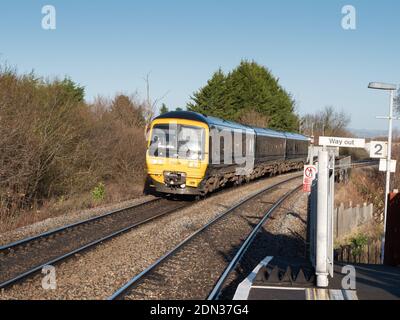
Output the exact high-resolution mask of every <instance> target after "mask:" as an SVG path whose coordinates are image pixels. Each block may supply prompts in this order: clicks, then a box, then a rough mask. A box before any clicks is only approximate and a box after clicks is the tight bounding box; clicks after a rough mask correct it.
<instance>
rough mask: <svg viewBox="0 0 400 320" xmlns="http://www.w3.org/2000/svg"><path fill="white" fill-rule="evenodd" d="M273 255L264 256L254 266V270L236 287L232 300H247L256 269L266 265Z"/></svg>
mask: <svg viewBox="0 0 400 320" xmlns="http://www.w3.org/2000/svg"><path fill="white" fill-rule="evenodd" d="M273 258H274V257H266V258H265V259H264V260H263V261H261V262H260V264H259V265H258V266H257V267H255V268H254V270H253V271H252V272H251V273H250V274H249V275H248V276H247V278H246V279H244V280H243V281H242V282H241V283H240V284H239V286H238V287H237V289H236V292H235V296H234V297H233V300H247V298H248V297H249V293H250V289H251V286H252V284H253V281H254V279H255V277H256V276H257V273H258V271H260V269H261V268H262V267H266V266H267V265H268V264H269V263H270V262H271V261H272V259H273Z"/></svg>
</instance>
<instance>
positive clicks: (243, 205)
mask: <svg viewBox="0 0 400 320" xmlns="http://www.w3.org/2000/svg"><path fill="white" fill-rule="evenodd" d="M299 182H300V180H299V179H298V176H297V177H294V178H293V177H292V178H290V179H287V180H284V181H282V182H280V183H278V184H275V185H273V186H270V187H268V188H265V189H263V190H261V191H258V192H257V193H255V194H253V195H251V196H249V197H247V198H245V199H244V200H242V201H241V202H240V203H238V204H237V205H235V206H233V207H231V208H229V209H228V210H226V211H225V212H223V213H222V214H220V215H219V216H217V217H216V218H215V219H214V220H212V221H210V222H209V223H207V224H206V225H205V226H204V227H202V228H201V229H199V230H198V231H196V232H195V233H193V234H192V235H190V236H189V237H188V238H186V239H185V240H184V241H182V242H181V243H180V244H178V246H176V247H175V248H174V249H172V250H171V251H169V252H168V253H167V254H165V255H164V256H163V257H161V258H160V259H159V260H157V261H156V262H155V263H153V264H152V265H151V266H149V267H148V268H147V269H145V270H144V271H142V272H141V273H140V274H138V275H137V276H135V277H134V278H132V279H131V280H130V281H129V282H128V283H126V284H125V285H124V286H123V287H121V288H120V289H119V290H118V291H116V292H115V293H114V294H113V295H112V296H111V297H110V299H127V300H133V299H206V298H207V297H208V295H209V294H210V293H211V291H212V289H213V287H214V286H215V284H216V283H217V281H218V279H220V276H221V274H223V272H224V270H226V267H227V265H228V264H229V263H230V262H231V261H232V259H233V258H234V257H235V256H236V254H237V253H238V252H239V251H240V250H241V247H242V246H243V245H244V244H245V239H246V238H247V237H248V235H249V234H251V232H252V231H253V230H254V228H255V226H257V225H258V224H260V223H261V224H263V223H264V221H265V220H266V219H267V218H268V217H269V215H270V214H271V213H272V212H273V211H275V210H276V209H277V208H278V207H279V206H280V205H281V204H282V203H283V201H284V200H286V198H287V197H288V196H289V195H291V194H292V193H294V191H296V190H297V189H298V187H299ZM288 191H290V192H288ZM263 219H264V220H263Z"/></svg>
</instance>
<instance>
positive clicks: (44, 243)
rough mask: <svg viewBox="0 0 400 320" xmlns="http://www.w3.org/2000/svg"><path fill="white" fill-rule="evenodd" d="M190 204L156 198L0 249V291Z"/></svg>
mask: <svg viewBox="0 0 400 320" xmlns="http://www.w3.org/2000/svg"><path fill="white" fill-rule="evenodd" d="M190 204H191V203H190V202H187V201H170V200H166V199H162V198H156V199H153V200H150V201H147V202H145V203H142V204H139V205H134V206H130V207H127V208H123V209H119V210H115V211H112V212H109V213H107V214H105V215H101V216H98V217H94V218H91V219H87V220H84V221H81V222H78V223H75V224H70V225H68V226H65V227H62V228H58V229H55V230H52V231H49V232H46V233H42V234H40V235H38V236H35V237H30V238H27V239H23V240H21V241H17V242H14V243H11V244H8V245H5V246H1V247H0V289H1V288H5V287H8V286H10V285H13V284H15V283H17V282H18V281H20V280H22V279H24V278H26V277H28V276H31V275H33V274H35V273H36V272H40V271H41V269H42V268H43V267H44V266H46V265H53V264H55V263H59V262H61V261H63V260H65V259H67V258H69V257H71V256H73V255H75V254H77V253H79V252H82V251H84V250H87V249H89V248H93V247H94V246H96V245H97V244H99V243H101V242H104V241H107V240H110V239H112V238H114V237H116V236H118V235H120V234H122V233H124V232H127V231H129V230H131V229H133V228H135V227H138V226H139V225H142V224H144V223H147V222H149V221H151V220H154V219H157V218H159V217H161V216H164V215H167V214H170V213H172V212H175V211H177V210H180V209H183V208H185V207H187V206H189V205H190Z"/></svg>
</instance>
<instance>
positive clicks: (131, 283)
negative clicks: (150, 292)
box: [107, 174, 302, 300]
mask: <svg viewBox="0 0 400 320" xmlns="http://www.w3.org/2000/svg"><path fill="white" fill-rule="evenodd" d="M301 176H302V174H301V175H296V176H294V177H291V178H289V179H286V180H284V181H281V182H278V183H276V184H274V185H272V186H269V187H266V188H264V189H262V190H260V191H257V192H255V193H253V194H251V195H249V196H247V197H245V198H244V199H243V200H241V201H240V202H238V203H237V204H235V205H234V206H232V207H230V208H229V209H227V210H226V211H224V212H222V213H221V214H219V215H218V216H216V217H215V218H214V219H212V220H211V221H209V222H208V223H207V224H205V225H204V226H203V227H201V228H200V229H199V230H197V231H196V232H194V233H192V234H191V235H189V236H188V237H187V238H186V239H184V240H183V241H182V242H180V243H179V244H178V245H177V246H175V247H174V248H173V249H172V250H170V251H168V252H167V253H166V254H164V255H163V256H162V257H161V258H159V259H158V260H157V261H155V262H154V263H153V264H151V265H150V266H149V267H147V268H146V269H145V270H143V271H142V272H140V273H139V274H137V275H136V276H134V277H133V278H132V279H131V280H129V281H128V282H127V283H126V284H125V285H123V286H122V287H121V288H119V289H118V290H117V291H115V292H114V293H113V294H112V295H111V296H110V297H109V298H108V299H107V300H116V299H118V298H119V297H121V296H123V295H124V294H125V292H126V291H128V290H129V289H130V288H132V287H133V286H134V285H138V284H139V283H140V282H141V281H142V280H143V279H144V278H145V276H146V275H148V274H149V273H150V272H152V271H153V270H155V269H156V268H157V267H158V266H159V265H161V264H162V263H163V262H166V261H167V260H168V259H169V258H171V257H172V256H173V255H174V254H175V253H176V252H178V251H179V250H180V249H181V248H183V247H184V246H185V245H186V244H188V243H189V242H190V241H192V240H193V239H194V238H195V237H197V236H198V235H199V234H201V233H203V232H204V231H205V230H207V229H208V228H209V227H210V226H211V225H214V224H215V223H216V222H217V221H219V220H221V219H222V218H223V217H225V216H227V215H228V214H229V213H231V212H232V211H234V210H235V209H237V208H239V207H240V206H242V205H243V204H245V203H247V202H248V201H250V200H252V199H254V198H255V197H257V196H259V195H260V194H262V193H265V192H268V191H271V190H273V189H276V188H277V187H279V186H281V185H283V184H286V183H288V182H290V181H292V180H295V179H298V178H299V177H301Z"/></svg>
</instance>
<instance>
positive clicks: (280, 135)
mask: <svg viewBox="0 0 400 320" xmlns="http://www.w3.org/2000/svg"><path fill="white" fill-rule="evenodd" d="M254 131H255V132H256V134H257V135H258V136H267V137H274V138H282V139H286V135H285V133H284V132H280V131H275V130H272V129H264V128H254Z"/></svg>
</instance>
